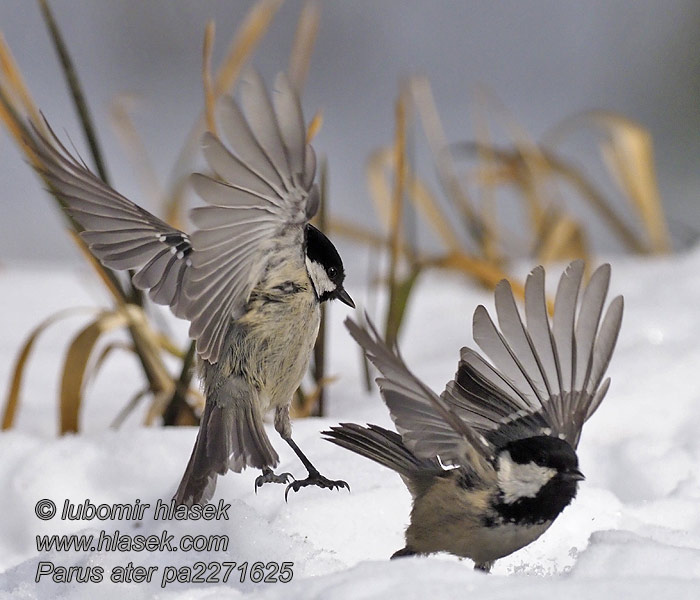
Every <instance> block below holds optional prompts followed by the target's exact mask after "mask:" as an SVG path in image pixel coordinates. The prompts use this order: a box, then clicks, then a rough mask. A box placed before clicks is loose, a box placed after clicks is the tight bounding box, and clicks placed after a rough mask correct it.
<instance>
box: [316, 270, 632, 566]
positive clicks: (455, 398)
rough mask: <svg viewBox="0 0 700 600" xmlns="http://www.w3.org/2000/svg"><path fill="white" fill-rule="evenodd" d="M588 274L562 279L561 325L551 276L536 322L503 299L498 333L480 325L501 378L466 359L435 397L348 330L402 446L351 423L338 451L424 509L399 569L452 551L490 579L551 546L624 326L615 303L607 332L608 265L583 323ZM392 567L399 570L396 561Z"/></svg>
mask: <svg viewBox="0 0 700 600" xmlns="http://www.w3.org/2000/svg"><path fill="white" fill-rule="evenodd" d="M583 269H584V267H583V263H582V262H581V261H575V262H573V263H571V265H570V266H569V267H568V268H567V269H566V271H565V272H564V274H563V275H562V277H561V279H560V281H559V286H558V289H557V293H556V297H555V305H554V315H553V319H552V323H551V326H550V322H549V318H548V316H547V302H546V300H545V291H544V270H543V269H542V267H537V268H536V269H534V270H533V271H532V272H531V273H530V275H529V276H528V278H527V282H526V286H525V322H523V319H522V317H521V315H520V312H519V311H518V308H517V307H516V303H515V300H514V298H513V294H512V291H511V287H510V284H509V283H508V282H507V281H506V280H503V281H501V282H500V283H499V284H498V286H497V287H496V292H495V300H496V302H495V304H496V313H497V316H498V323H499V325H500V331H499V330H498V328H497V327H496V325H495V324H494V323H493V321H492V320H491V317H490V316H489V314H488V312H487V310H486V309H485V308H484V307H483V306H479V307H478V308H477V309H476V311H475V313H474V320H473V330H474V340H475V341H476V343H477V344H478V345H479V346H480V348H481V349H482V350H483V351H484V353H485V354H486V355H487V356H488V357H489V358H490V359H491V361H492V362H493V366H492V365H491V364H489V363H488V362H487V361H486V360H484V359H483V358H482V357H481V356H480V355H479V354H478V353H477V352H475V351H474V350H472V349H470V348H463V349H462V351H461V360H460V362H459V367H458V370H457V374H456V376H455V378H454V380H453V381H450V382H449V383H448V384H447V388H446V389H445V391H444V392H443V393H442V394H441V395H440V396H437V395H436V394H435V393H433V392H432V391H431V390H430V389H429V388H427V387H426V386H425V385H424V384H423V383H422V382H421V381H420V380H419V379H417V378H416V377H415V376H414V375H413V374H412V373H411V372H410V371H409V370H408V367H406V365H405V364H404V362H403V360H402V359H401V357H400V355H399V354H398V351H397V350H392V349H390V348H389V347H387V346H386V344H385V343H384V342H383V341H382V340H381V339H380V338H379V336H378V334H377V332H376V330H375V329H374V327H372V326H371V324H370V327H369V330H367V329H365V328H361V327H360V326H358V325H357V324H356V323H354V322H353V321H352V320H350V319H348V320H346V325H347V327H348V329H349V331H350V333H351V335H352V336H353V337H354V338H355V340H356V341H357V342H358V343H359V344H360V345H361V346H362V348H363V349H364V351H365V353H366V354H367V356H368V358H369V359H370V360H371V361H372V363H373V364H374V365H375V366H376V367H377V368H378V369H379V371H380V372H381V374H382V377H381V378H379V379H377V382H378V384H379V387H380V390H381V393H382V396H383V398H384V401H385V402H386V404H387V406H388V408H389V411H390V413H391V418H392V420H393V421H394V423H395V425H396V429H397V431H398V433H396V432H393V431H389V430H386V429H383V428H382V427H378V426H376V425H369V426H368V427H362V426H360V425H356V424H352V423H344V424H341V425H340V426H339V427H332V428H331V431H326V432H324V435H326V436H327V439H329V441H331V442H333V443H335V444H338V445H339V446H343V447H344V448H347V449H349V450H352V451H353V452H356V453H357V454H360V455H362V456H365V457H367V458H370V459H372V460H374V461H375V462H378V463H379V464H381V465H384V466H385V467H388V468H389V469H392V470H394V471H396V472H397V473H398V474H399V475H401V477H402V479H403V481H404V483H405V484H406V486H407V487H408V489H409V491H410V493H411V495H412V497H413V509H412V511H411V522H410V525H409V526H408V528H407V530H406V546H405V548H403V549H402V550H399V551H398V552H396V553H395V554H394V556H393V557H399V556H409V555H414V554H430V553H433V552H441V551H444V552H450V553H452V554H455V555H457V556H460V557H467V558H470V559H472V560H473V561H474V563H475V568H477V569H480V570H483V571H489V570H490V569H491V566H492V565H493V563H494V561H495V560H497V559H499V558H502V557H504V556H507V555H508V554H511V553H512V552H515V551H516V550H519V549H520V548H522V547H523V546H526V545H527V544H529V543H531V542H533V541H534V540H536V539H537V538H538V537H539V536H540V535H542V534H543V533H544V532H545V531H546V530H547V528H548V527H549V526H550V525H551V524H552V522H553V521H554V519H556V518H557V516H558V515H559V514H560V513H561V511H562V510H563V509H564V508H565V507H566V506H567V505H568V504H569V503H570V502H571V501H572V500H573V499H574V497H575V496H576V491H577V484H578V482H579V481H580V480H583V479H584V477H583V474H582V473H581V471H580V470H579V465H578V457H577V455H576V447H577V445H578V442H579V438H580V436H581V429H582V427H583V424H584V422H585V421H586V420H587V419H588V418H589V417H590V416H591V415H592V414H593V413H594V412H595V410H596V409H597V408H598V406H599V405H600V403H601V401H602V400H603V398H604V396H605V394H606V392H607V390H608V386H609V384H610V379H609V378H608V379H606V380H605V381H603V376H604V374H605V371H606V369H607V367H608V363H609V361H610V358H611V356H612V353H613V349H614V347H615V342H616V340H617V335H618V332H619V330H620V325H621V321H622V310H623V299H622V296H618V297H617V298H615V299H614V300H613V301H612V302H611V303H610V305H609V307H608V309H607V311H606V313H605V317H604V318H603V319H602V322H601V316H602V312H603V306H604V303H605V297H606V295H607V291H608V285H609V281H610V266H609V265H603V266H601V267H600V268H598V269H597V270H596V271H595V272H594V273H593V275H592V277H591V279H590V282H589V283H588V285H587V286H586V289H585V291H584V292H583V295H582V299H581V306H580V309H579V311H578V316H576V307H577V303H578V297H579V288H580V287H581V281H582V276H583ZM393 557H392V558H393Z"/></svg>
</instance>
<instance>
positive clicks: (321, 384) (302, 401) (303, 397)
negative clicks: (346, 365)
mask: <svg viewBox="0 0 700 600" xmlns="http://www.w3.org/2000/svg"><path fill="white" fill-rule="evenodd" d="M338 379H340V377H339V376H338V375H329V376H328V377H323V378H321V379H320V380H319V381H317V382H316V386H315V387H314V389H313V390H312V391H311V392H310V393H308V394H305V393H304V391H303V390H302V389H301V388H299V389H298V390H297V391H296V394H295V397H294V402H292V405H291V406H290V407H289V414H290V416H291V417H292V419H304V418H306V417H312V416H317V415H316V407H317V406H318V401H319V398H320V395H321V393H322V392H323V390H324V388H325V387H326V386H327V385H330V384H331V383H334V382H336V381H338Z"/></svg>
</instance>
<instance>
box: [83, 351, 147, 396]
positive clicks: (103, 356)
mask: <svg viewBox="0 0 700 600" xmlns="http://www.w3.org/2000/svg"><path fill="white" fill-rule="evenodd" d="M115 350H122V351H124V352H129V353H132V354H135V353H136V350H135V349H134V347H133V346H132V345H131V344H125V343H124V342H112V343H110V344H107V345H106V346H105V347H104V348H102V351H101V352H100V353H99V355H98V356H97V358H96V359H95V362H94V363H93V364H92V367H91V368H90V370H89V372H88V373H87V374H86V376H85V386H87V385H89V384H90V383H91V382H93V381H95V379H97V376H98V375H99V374H100V371H101V370H102V367H103V366H104V364H105V362H106V361H107V359H108V358H109V356H110V354H112V352H114V351H115Z"/></svg>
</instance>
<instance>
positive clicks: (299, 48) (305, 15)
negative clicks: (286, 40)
mask: <svg viewBox="0 0 700 600" xmlns="http://www.w3.org/2000/svg"><path fill="white" fill-rule="evenodd" d="M320 22H321V5H320V3H319V2H318V1H317V0H307V1H306V2H304V6H303V8H302V9H301V15H299V22H298V24H297V31H296V34H295V35H294V44H293V45H292V52H291V54H290V55H289V80H290V81H291V83H292V86H294V88H295V89H296V90H297V92H301V90H302V89H303V88H304V83H305V82H306V76H307V75H308V72H309V65H310V63H311V54H312V53H313V49H314V43H315V41H316V34H317V33H318V26H319V23H320Z"/></svg>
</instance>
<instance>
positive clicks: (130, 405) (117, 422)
mask: <svg viewBox="0 0 700 600" xmlns="http://www.w3.org/2000/svg"><path fill="white" fill-rule="evenodd" d="M149 393H150V390H149V389H148V388H146V389H145V390H139V391H138V392H136V393H135V394H134V395H133V396H132V397H131V398H130V399H129V402H127V404H126V406H125V407H124V408H122V409H121V410H120V411H119V412H118V413H117V416H116V417H114V420H113V421H112V423H111V424H110V427H111V428H112V429H119V428H120V427H121V426H122V423H124V421H126V418H127V417H128V416H129V414H131V412H132V411H133V410H134V409H135V408H136V407H137V406H138V404H139V402H140V401H141V398H144V397H146V396H147V395H148V394H149Z"/></svg>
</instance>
